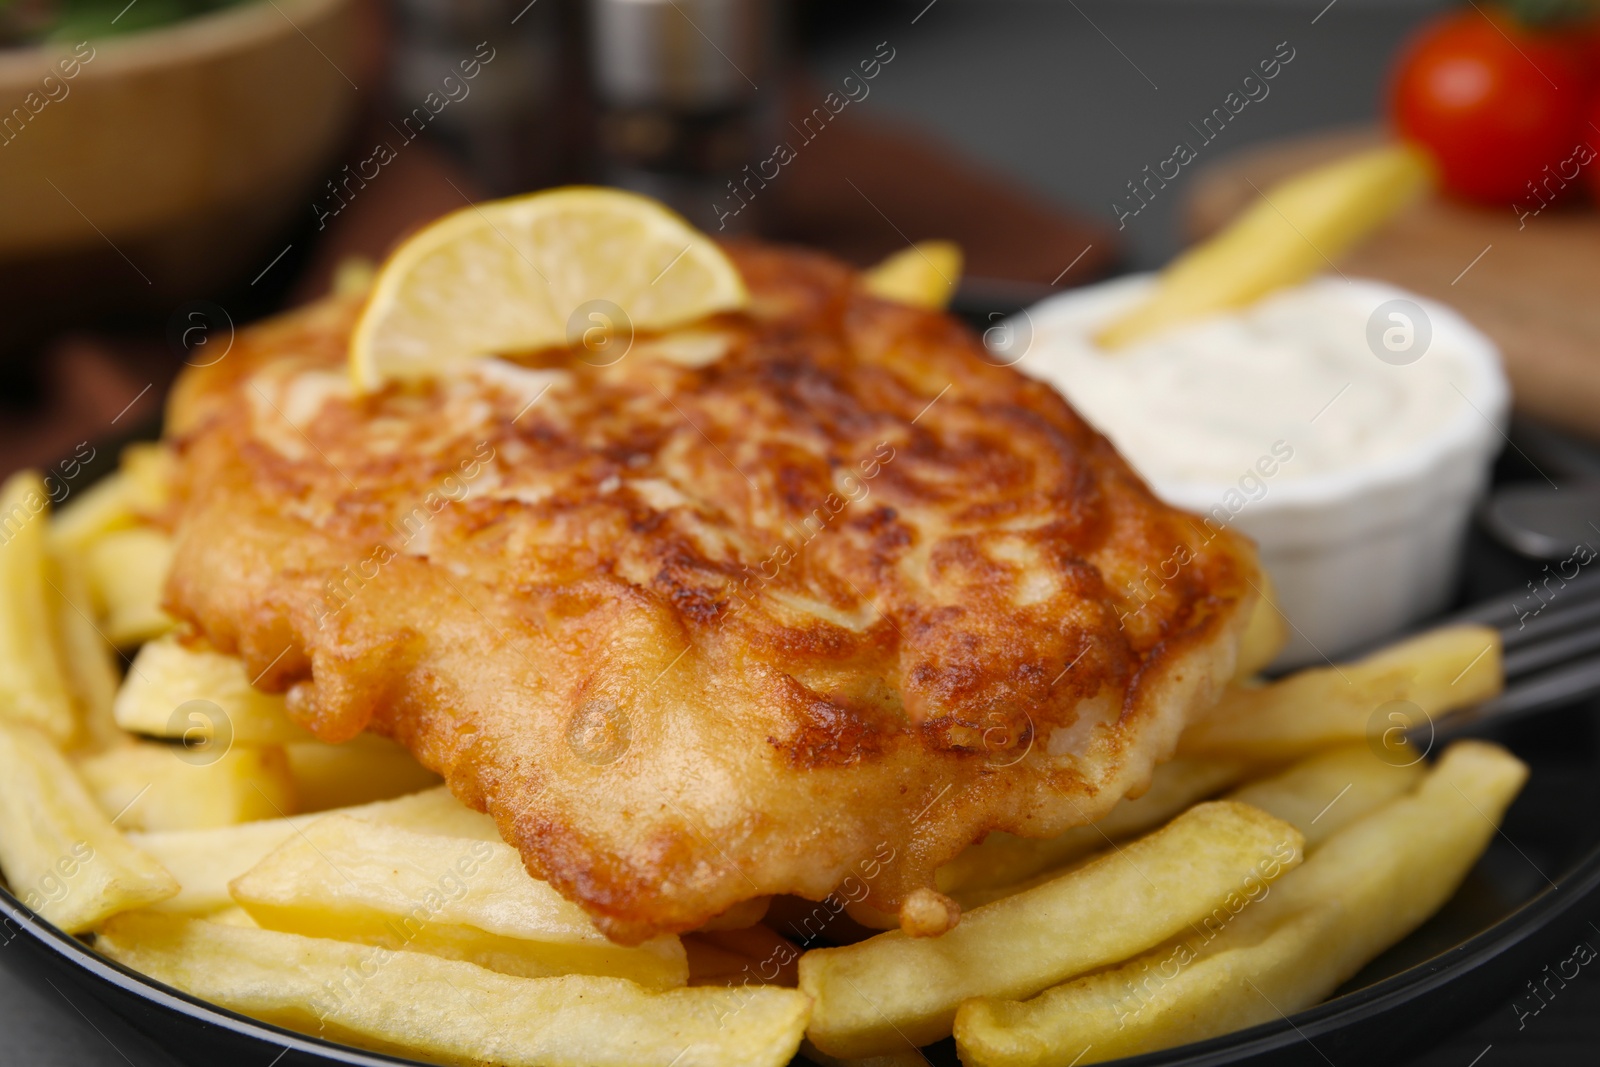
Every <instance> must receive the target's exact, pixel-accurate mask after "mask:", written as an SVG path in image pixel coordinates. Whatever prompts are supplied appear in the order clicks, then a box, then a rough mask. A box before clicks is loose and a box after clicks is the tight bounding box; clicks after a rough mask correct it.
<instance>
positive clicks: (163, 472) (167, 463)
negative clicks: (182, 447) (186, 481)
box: [121, 441, 177, 518]
mask: <svg viewBox="0 0 1600 1067" xmlns="http://www.w3.org/2000/svg"><path fill="white" fill-rule="evenodd" d="M176 465H177V460H176V457H175V456H174V455H173V454H172V449H171V448H170V447H168V446H167V445H164V444H158V443H157V442H154V441H136V442H134V443H133V444H131V445H129V446H128V447H126V448H124V449H123V450H122V456H121V467H122V469H121V473H122V474H123V475H124V476H125V477H126V478H127V480H128V489H127V494H128V506H129V507H130V508H132V510H133V511H134V513H135V514H137V515H139V516H140V517H142V518H153V517H155V516H156V515H159V514H160V513H161V512H162V511H164V510H166V507H167V503H168V502H169V501H170V500H171V499H172V476H173V473H174V468H175V467H176Z"/></svg>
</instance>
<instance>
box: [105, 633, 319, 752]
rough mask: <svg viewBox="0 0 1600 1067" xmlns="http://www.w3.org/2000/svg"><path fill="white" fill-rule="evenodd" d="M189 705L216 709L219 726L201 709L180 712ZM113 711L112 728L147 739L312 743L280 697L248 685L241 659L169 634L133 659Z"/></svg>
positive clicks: (313, 738)
mask: <svg viewBox="0 0 1600 1067" xmlns="http://www.w3.org/2000/svg"><path fill="white" fill-rule="evenodd" d="M191 700H205V701H209V702H211V703H212V704H214V705H216V707H217V708H218V709H220V711H221V713H222V718H223V721H222V722H211V721H209V719H210V718H211V717H213V716H214V713H211V712H208V711H205V710H198V711H195V712H194V714H193V715H191V714H187V713H183V712H181V711H180V709H181V708H182V707H183V705H185V704H187V703H188V702H189V701H191ZM114 708H115V712H116V717H117V725H118V726H120V727H122V728H123V729H124V730H131V731H132V732H134V733H138V734H148V735H149V736H151V737H170V738H183V737H184V736H185V735H186V734H191V732H192V731H194V730H201V731H214V732H215V733H216V734H218V735H220V734H222V733H228V734H230V735H231V738H232V740H234V741H243V742H246V743H249V744H281V743H284V742H290V741H311V740H315V737H314V735H313V734H312V733H311V731H309V730H307V729H306V728H305V727H303V726H301V725H299V724H298V723H296V722H295V721H294V720H292V719H290V718H289V714H288V712H286V711H284V709H283V697H282V696H280V695H279V694H276V693H263V692H262V691H261V690H259V689H257V688H255V687H254V686H252V685H251V684H250V677H249V675H248V674H247V673H246V671H245V665H244V661H243V660H242V659H239V658H238V657H237V656H227V655H224V654H222V653H221V652H215V651H212V650H211V649H208V648H190V647H188V646H186V645H185V644H183V642H181V641H180V640H179V639H178V637H177V635H175V634H167V635H165V636H162V637H158V638H156V639H155V640H153V641H150V642H149V643H148V644H146V645H145V646H144V647H143V648H141V649H140V650H139V653H138V655H136V656H134V658H133V663H132V664H131V665H130V666H129V667H128V676H127V678H126V679H125V680H124V681H123V683H122V688H121V690H119V691H118V693H117V699H116V704H115V705H114ZM207 736H208V737H210V736H211V735H210V734H208V735H207Z"/></svg>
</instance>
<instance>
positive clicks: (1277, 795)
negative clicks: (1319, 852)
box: [1228, 745, 1427, 853]
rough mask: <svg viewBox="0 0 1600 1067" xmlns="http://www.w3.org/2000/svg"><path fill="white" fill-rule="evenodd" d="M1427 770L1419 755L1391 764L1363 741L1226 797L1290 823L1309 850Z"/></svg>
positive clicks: (1412, 785)
mask: <svg viewBox="0 0 1600 1067" xmlns="http://www.w3.org/2000/svg"><path fill="white" fill-rule="evenodd" d="M1426 773H1427V768H1426V767H1424V766H1423V765H1422V758H1421V756H1420V755H1419V756H1418V757H1417V762H1416V763H1411V764H1406V765H1403V766H1396V765H1394V764H1392V763H1389V762H1387V761H1386V760H1383V759H1380V758H1379V757H1378V754H1377V753H1375V752H1373V751H1372V749H1370V748H1368V747H1367V746H1366V745H1343V746H1341V747H1339V748H1335V749H1330V750H1329V751H1327V752H1319V753H1318V754H1316V755H1314V756H1308V757H1306V758H1305V759H1303V760H1301V761H1300V762H1299V763H1296V764H1294V765H1293V766H1291V767H1289V768H1287V769H1286V770H1284V771H1282V772H1280V773H1278V774H1275V775H1273V776H1272V777H1270V778H1262V779H1260V780H1258V781H1254V782H1250V783H1249V784H1247V785H1244V786H1241V787H1239V788H1238V789H1235V790H1234V791H1233V792H1232V793H1230V794H1228V799H1229V800H1237V801H1238V802H1239V803H1241V804H1249V805H1252V806H1253V807H1257V808H1260V809H1261V810H1262V811H1264V812H1266V813H1267V814H1268V815H1276V816H1277V817H1278V818H1280V819H1282V820H1283V821H1284V822H1286V823H1288V824H1290V825H1291V826H1293V827H1294V828H1295V829H1296V830H1299V831H1300V832H1301V833H1302V834H1304V835H1305V839H1306V851H1307V852H1308V853H1309V852H1311V851H1313V850H1315V849H1316V848H1317V847H1318V846H1319V845H1321V844H1322V843H1323V842H1324V841H1326V840H1327V839H1328V838H1330V837H1332V836H1333V835H1334V834H1336V833H1338V832H1339V831H1340V830H1342V829H1344V828H1345V827H1346V826H1348V825H1350V824H1351V823H1353V822H1355V821H1356V820H1357V819H1360V818H1362V817H1363V816H1365V815H1366V814H1368V813H1369V812H1372V811H1375V810H1377V809H1378V808H1381V807H1382V806H1383V805H1385V804H1387V803H1388V802H1389V801H1391V800H1393V799H1395V798H1396V797H1399V796H1403V795H1405V794H1406V793H1409V792H1410V791H1411V790H1412V789H1414V788H1415V787H1416V785H1417V783H1418V782H1420V781H1421V780H1422V778H1423V775H1424V774H1426Z"/></svg>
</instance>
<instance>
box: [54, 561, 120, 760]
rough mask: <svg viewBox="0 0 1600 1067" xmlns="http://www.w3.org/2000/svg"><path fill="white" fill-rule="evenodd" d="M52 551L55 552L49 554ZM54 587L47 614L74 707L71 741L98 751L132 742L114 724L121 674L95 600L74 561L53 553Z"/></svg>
mask: <svg viewBox="0 0 1600 1067" xmlns="http://www.w3.org/2000/svg"><path fill="white" fill-rule="evenodd" d="M52 554H53V555H55V553H52ZM55 573H56V581H55V588H53V589H52V590H51V591H50V592H51V594H52V596H51V604H50V610H51V616H52V618H53V620H54V622H55V636H56V644H57V647H59V648H60V650H61V659H62V673H63V674H64V675H65V677H66V680H67V690H68V692H69V693H71V695H72V701H73V703H74V704H75V705H76V707H77V710H78V723H79V727H80V729H79V731H78V734H77V736H76V738H75V740H76V741H77V742H78V743H80V744H81V745H83V746H84V747H86V748H87V749H88V750H89V751H94V752H100V751H104V750H106V749H108V748H115V747H116V746H118V745H122V744H128V743H130V742H131V741H132V738H130V737H129V736H128V735H127V734H126V733H124V732H123V731H122V730H121V729H119V728H118V727H117V722H116V719H115V718H114V717H113V715H112V712H111V706H112V704H113V702H114V701H115V700H116V697H117V687H118V686H119V685H121V684H122V676H121V674H120V672H119V671H118V670H117V660H116V653H115V652H114V651H113V650H112V648H111V645H110V644H109V643H107V641H106V640H105V638H103V637H101V636H100V630H99V629H98V628H97V627H96V626H95V622H94V601H93V599H92V598H91V597H90V596H89V587H88V584H87V583H86V582H85V581H84V579H83V575H82V574H80V573H79V572H78V568H77V566H76V564H75V562H74V561H72V560H66V559H61V558H60V557H59V555H58V556H57V558H56V568H55Z"/></svg>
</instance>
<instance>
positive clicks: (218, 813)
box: [78, 741, 295, 831]
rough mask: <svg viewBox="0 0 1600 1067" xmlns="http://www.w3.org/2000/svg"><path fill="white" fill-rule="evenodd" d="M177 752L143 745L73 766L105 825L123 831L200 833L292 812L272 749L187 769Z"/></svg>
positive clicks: (284, 764)
mask: <svg viewBox="0 0 1600 1067" xmlns="http://www.w3.org/2000/svg"><path fill="white" fill-rule="evenodd" d="M184 752H185V750H184V749H183V748H182V747H181V746H179V745H175V744H161V743H159V742H152V741H142V742H137V743H135V744H131V745H121V746H118V747H116V748H113V749H110V750H108V751H106V752H102V753H99V754H98V755H93V756H89V757H86V758H84V759H82V760H80V761H79V762H78V773H79V774H80V775H82V776H83V781H84V784H85V785H87V786H88V787H89V791H90V793H92V794H93V795H94V798H95V800H96V801H98V802H99V804H100V810H102V811H104V812H105V813H106V816H107V817H108V818H115V819H116V820H117V824H118V825H119V826H121V827H123V828H124V829H125V830H130V831H131V830H146V831H148V830H204V829H208V828H211V827H217V826H233V825H235V824H236V823H242V822H252V821H254V820H257V819H271V818H281V817H284V816H287V815H289V814H290V813H291V812H293V811H294V810H295V802H294V782H293V781H292V780H291V779H290V777H289V760H288V758H287V757H286V756H284V754H283V749H281V748H279V747H277V746H276V745H234V746H232V747H231V748H229V749H228V750H227V751H226V752H224V753H223V754H222V755H221V756H219V757H218V758H217V759H216V760H214V761H211V762H205V763H190V762H187V761H186V760H184V759H182V758H181V756H182V755H183V754H184Z"/></svg>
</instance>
